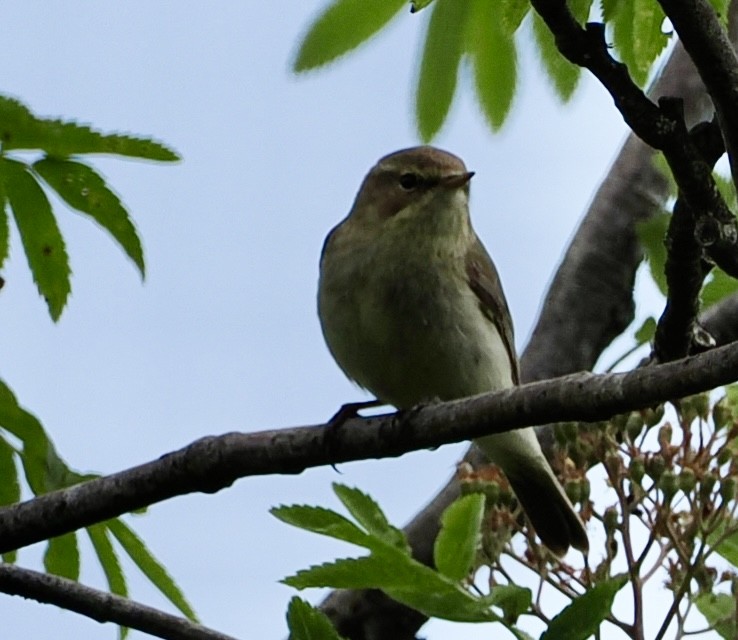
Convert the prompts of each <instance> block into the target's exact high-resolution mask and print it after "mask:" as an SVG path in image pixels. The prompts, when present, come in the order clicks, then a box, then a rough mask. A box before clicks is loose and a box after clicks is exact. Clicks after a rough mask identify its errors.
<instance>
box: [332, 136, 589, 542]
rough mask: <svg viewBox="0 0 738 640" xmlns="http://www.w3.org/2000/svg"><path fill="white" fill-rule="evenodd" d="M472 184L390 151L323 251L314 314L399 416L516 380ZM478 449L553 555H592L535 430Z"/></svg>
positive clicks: (484, 441)
mask: <svg viewBox="0 0 738 640" xmlns="http://www.w3.org/2000/svg"><path fill="white" fill-rule="evenodd" d="M473 175H474V174H473V173H472V172H470V171H467V169H466V166H465V165H464V163H463V162H462V160H461V159H460V158H458V157H456V156H454V155H452V154H450V153H447V152H445V151H441V150H439V149H436V148H433V147H415V148H412V149H405V150H402V151H397V152H395V153H391V154H390V155H387V156H385V157H384V158H382V159H381V160H380V161H379V162H378V163H377V164H376V165H375V166H374V167H373V168H372V169H371V171H369V173H368V175H367V176H366V178H364V182H363V183H362V185H361V188H360V189H359V193H358V195H357V196H356V200H355V202H354V205H353V207H352V208H351V211H350V212H349V214H348V216H347V217H346V218H345V219H344V220H343V221H342V222H341V223H340V224H339V225H338V226H336V227H335V228H334V229H333V230H332V231H331V232H330V233H329V234H328V237H327V238H326V241H325V244H324V246H323V253H322V256H321V260H320V284H319V291H318V313H319V316H320V322H321V326H322V329H323V335H324V336H325V340H326V342H327V344H328V348H329V349H330V352H331V354H332V355H333V357H334V358H335V360H336V362H337V363H338V365H339V366H340V367H341V369H342V370H343V372H344V373H345V374H346V375H347V376H348V377H349V378H350V379H351V380H353V381H355V382H356V383H358V384H359V385H360V386H362V387H363V388H365V389H368V390H369V391H371V392H372V393H373V394H375V395H376V396H377V398H378V399H379V400H381V401H382V402H384V403H387V404H392V405H394V406H395V407H397V408H398V409H409V408H412V407H414V406H417V405H418V404H421V403H423V402H429V401H433V400H435V399H440V400H451V399H455V398H462V397H465V396H471V395H474V394H478V393H483V392H486V391H495V390H499V389H504V388H506V387H510V386H512V385H515V384H518V382H519V380H518V361H517V356H516V354H515V346H514V341H513V327H512V320H511V318H510V311H509V310H508V307H507V301H506V300H505V295H504V293H503V291H502V287H501V285H500V279H499V277H498V275H497V270H496V269H495V266H494V264H493V263H492V260H491V258H490V257H489V254H488V253H487V251H486V250H485V248H484V246H483V245H482V243H481V242H480V240H479V238H478V237H477V235H476V233H475V232H474V229H473V228H472V225H471V220H470V217H469V181H470V180H471V178H472V176H473ZM476 444H477V446H478V447H480V448H481V450H482V451H483V452H484V453H485V455H486V456H487V457H488V458H489V459H490V460H491V461H492V462H494V463H495V464H497V465H498V466H499V467H501V468H502V470H503V471H504V472H505V475H506V476H507V478H508V479H509V481H510V484H511V485H512V488H513V491H514V492H515V495H516V496H517V498H518V500H519V501H520V503H521V505H522V506H523V509H524V510H525V512H526V514H527V515H528V518H529V519H530V521H531V522H532V524H533V527H534V528H535V530H536V532H537V533H538V535H539V536H540V538H541V540H542V541H543V543H544V544H545V545H546V546H547V547H548V548H549V549H551V551H553V552H554V553H556V554H559V555H563V554H564V553H566V551H567V549H568V548H569V547H570V546H572V547H574V548H576V549H580V550H583V551H584V550H586V549H587V548H588V540H587V533H586V530H585V528H584V525H583V524H582V521H581V520H580V519H579V516H578V515H577V514H576V512H575V511H574V508H573V506H572V504H571V502H569V499H568V498H567V497H566V495H565V494H564V491H563V489H562V487H561V485H560V484H559V481H558V480H557V479H556V477H555V476H554V474H553V471H552V470H551V467H550V466H549V464H548V462H547V461H546V459H545V457H544V456H543V453H542V452H541V447H540V445H539V444H538V440H537V439H536V435H535V432H534V430H533V429H532V428H527V429H520V430H515V431H510V432H508V433H501V434H496V435H491V436H486V437H484V438H480V439H478V440H476Z"/></svg>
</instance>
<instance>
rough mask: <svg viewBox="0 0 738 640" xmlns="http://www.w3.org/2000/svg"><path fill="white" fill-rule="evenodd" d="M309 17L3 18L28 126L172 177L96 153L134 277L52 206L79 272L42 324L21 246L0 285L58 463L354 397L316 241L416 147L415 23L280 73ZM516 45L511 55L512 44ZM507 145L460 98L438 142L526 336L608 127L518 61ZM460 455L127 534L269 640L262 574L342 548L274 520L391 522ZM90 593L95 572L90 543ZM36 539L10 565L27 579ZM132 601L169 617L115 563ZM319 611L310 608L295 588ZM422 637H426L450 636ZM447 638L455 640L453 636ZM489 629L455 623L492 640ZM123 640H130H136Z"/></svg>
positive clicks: (281, 7)
mask: <svg viewBox="0 0 738 640" xmlns="http://www.w3.org/2000/svg"><path fill="white" fill-rule="evenodd" d="M323 5H324V3H323V2H300V1H297V0H289V1H287V2H243V1H241V2H233V1H223V2H218V3H209V2H186V3H184V2H172V1H162V0H147V1H143V0H132V1H129V2H125V3H123V2H111V1H107V2H99V1H95V0H87V1H80V0H65V1H64V2H44V1H41V0H35V1H31V0H24V1H22V2H21V1H18V0H15V1H11V2H5V3H3V4H2V6H0V24H1V25H2V27H0V29H1V30H2V36H3V43H4V50H5V52H6V53H5V63H4V65H3V67H2V70H1V71H0V75H1V76H2V82H1V84H0V90H1V91H2V92H3V93H5V94H10V95H14V96H17V97H18V98H20V99H21V100H22V101H23V102H25V103H26V104H27V105H28V106H29V107H30V108H31V109H32V110H33V111H34V112H36V113H37V114H39V115H46V116H54V117H63V118H70V119H78V120H80V121H82V122H87V123H91V124H93V125H94V126H95V127H97V128H99V129H102V130H104V131H130V132H133V133H138V134H145V135H152V136H155V137H156V138H158V139H161V140H163V141H165V142H166V143H168V144H169V145H171V146H172V147H174V148H175V149H177V150H178V151H179V153H181V155H182V156H183V161H182V162H181V163H179V164H176V165H165V164H161V165H157V164H154V163H144V162H134V161H125V160H118V159H110V158H103V157H100V158H94V164H95V166H96V167H98V168H99V169H100V170H101V171H102V172H103V173H104V174H105V176H106V177H107V178H108V180H109V183H110V184H111V185H112V186H113V188H114V189H115V190H116V191H117V193H118V194H120V195H121V196H122V198H123V201H124V202H125V203H126V205H127V206H128V208H129V210H130V211H131V213H132V215H133V218H134V220H135V222H136V224H137V226H138V229H139V231H140V233H141V235H142V237H143V244H144V249H145V255H146V260H147V265H148V277H147V279H146V282H145V283H144V284H143V285H142V284H141V282H140V279H139V278H138V276H137V273H136V271H135V269H134V268H133V266H132V265H131V264H130V263H129V262H128V260H127V258H125V256H124V255H123V254H122V253H121V252H120V251H119V250H118V249H117V248H116V247H115V246H114V245H113V243H112V242H111V241H110V240H109V238H108V237H107V236H106V235H105V234H104V233H102V232H101V231H100V230H99V229H98V228H96V227H95V225H94V224H93V223H91V222H90V221H89V220H88V219H86V218H83V217H82V216H80V215H78V214H76V213H72V212H69V211H67V210H65V209H63V207H61V205H59V204H58V203H57V204H56V207H57V210H58V211H59V214H60V215H59V220H60V225H61V227H62V230H63V233H64V236H65V238H66V241H67V244H68V250H69V253H70V256H71V262H72V269H73V271H74V275H73V280H72V287H73V294H72V297H71V299H70V302H69V306H68V308H67V309H66V311H65V312H64V314H63V316H62V318H61V321H60V322H59V323H58V324H56V325H55V324H53V323H52V322H51V320H50V319H49V317H48V314H47V313H46V309H45V305H44V303H43V301H42V300H41V298H40V297H39V296H38V294H37V293H36V290H35V287H34V285H33V284H32V281H31V277H30V274H29V271H28V268H27V266H26V263H25V257H24V256H23V254H22V252H21V250H20V244H19V242H18V238H17V235H16V234H14V235H13V237H12V247H11V258H10V261H9V262H8V263H7V266H6V268H5V269H4V271H3V277H4V278H5V280H6V285H5V287H4V288H3V289H2V291H1V292H0V328H1V330H2V335H3V336H4V339H1V340H0V362H2V370H1V371H0V376H2V378H3V379H4V380H5V381H6V382H7V383H8V384H9V385H10V386H11V388H12V389H13V390H14V391H15V393H16V394H17V396H18V398H19V400H20V402H21V404H22V405H23V406H25V407H26V408H28V409H29V410H31V411H32V412H33V413H34V414H36V415H37V416H38V417H39V418H40V419H41V420H42V421H43V423H44V425H45V426H46V428H47V429H48V430H49V432H50V433H51V434H52V436H53V438H54V441H55V443H56V445H57V447H58V449H59V451H60V453H61V454H62V456H63V457H64V458H65V459H66V460H67V461H68V462H69V463H70V464H71V465H72V466H73V467H75V468H78V469H81V470H91V471H97V472H103V473H110V472H114V471H119V470H122V469H125V468H128V467H130V466H133V465H136V464H139V463H142V462H145V461H148V460H150V459H153V458H157V457H159V456H160V455H162V454H164V453H166V452H168V451H171V450H173V449H177V448H179V447H182V446H184V445H186V444H188V443H189V442H191V441H193V440H195V439H197V438H199V437H202V436H205V435H209V434H219V433H224V432H227V431H233V430H239V431H247V432H248V431H256V430H260V429H265V428H274V427H289V426H295V425H302V424H311V423H317V422H323V421H325V420H326V419H327V418H329V417H330V416H331V415H332V414H333V413H334V412H335V410H336V409H337V408H338V407H339V406H340V405H341V404H342V403H344V402H348V401H353V400H359V399H362V398H364V397H365V396H364V394H363V393H362V392H361V391H359V390H358V389H356V388H355V387H353V386H352V385H351V384H350V383H349V382H347V381H346V380H345V379H344V377H343V375H342V374H341V372H340V371H339V369H338V368H337V366H336V365H335V364H334V363H333V362H332V360H331V358H330V355H329V354H328V352H327V350H326V348H325V346H324V344H323V340H322V336H321V333H320V329H319V326H318V322H317V317H316V313H315V289H316V279H317V268H318V267H317V263H318V255H319V252H320V248H321V244H322V241H323V237H324V236H325V234H326V233H327V232H328V230H329V229H330V228H331V227H332V226H333V225H334V224H336V223H337V222H338V221H339V220H340V219H341V218H342V217H343V216H344V215H345V214H346V212H347V211H348V208H349V207H350V205H351V202H352V200H353V197H354V195H355V192H356V190H357V188H358V186H359V183H360V181H361V179H362V177H363V176H364V174H365V173H366V171H367V170H368V169H369V167H370V166H371V165H372V164H374V162H375V161H376V160H377V159H378V158H379V157H380V156H382V155H384V154H386V153H388V152H390V151H394V150H396V149H399V148H402V147H405V146H410V145H414V144H417V143H418V139H417V137H416V133H415V129H414V125H413V115H412V93H411V88H410V87H411V82H412V81H413V79H414V77H415V73H416V70H415V65H414V58H415V57H416V55H417V53H418V46H419V43H420V41H421V38H420V37H421V34H422V31H423V28H424V25H425V23H426V20H427V12H426V13H423V12H421V13H420V14H417V15H414V16H413V15H411V14H410V13H409V12H408V13H403V15H402V16H401V18H399V19H398V20H397V21H396V22H395V23H394V26H393V27H392V28H391V29H390V30H389V31H388V32H386V33H384V34H383V35H382V36H381V37H379V38H377V39H376V40H375V41H374V42H373V43H371V44H370V45H369V46H367V47H364V48H363V49H362V50H361V51H360V52H359V53H358V54H356V55H355V56H352V57H350V58H348V59H345V60H342V61H339V62H338V63H336V64H334V65H333V66H331V67H330V68H329V69H327V70H324V71H321V72H318V73H313V74H310V75H308V76H305V77H300V78H295V77H294V76H293V75H292V74H291V73H290V71H289V62H290V60H291V58H292V56H293V53H294V51H295V47H296V43H297V41H298V38H299V37H300V35H301V34H302V33H303V32H304V30H305V28H306V27H307V25H308V23H309V21H310V18H311V17H312V16H313V15H314V14H315V12H316V11H317V10H318V9H319V8H320V7H322V6H323ZM527 42H528V36H527V30H526V33H524V34H523V37H522V38H521V44H522V45H523V46H524V48H525V49H529V47H528V46H527ZM521 75H522V83H521V86H520V90H519V94H518V97H517V100H516V103H515V106H514V113H513V117H512V118H511V120H510V121H509V122H508V123H507V125H506V126H505V127H504V129H503V131H502V133H500V134H498V135H492V134H491V133H489V131H488V130H487V128H486V127H485V126H484V123H483V120H482V118H481V116H480V113H479V110H478V109H477V107H476V104H475V102H474V98H473V97H472V95H471V92H470V91H469V87H470V82H469V78H467V77H466V76H464V77H462V81H461V84H462V86H463V89H464V90H463V92H462V96H461V99H460V100H457V102H456V103H455V105H454V108H453V111H452V116H451V119H450V121H449V122H448V123H447V125H446V126H445V127H444V129H443V131H442V135H441V136H440V137H439V139H438V140H437V141H435V142H434V144H437V145H438V146H440V147H443V148H445V149H448V150H450V151H452V152H454V153H456V154H458V155H459V156H461V157H462V158H463V159H464V160H465V161H466V164H467V166H468V167H469V169H470V170H473V171H475V172H476V176H475V177H474V180H473V183H472V215H473V219H474V222H475V226H476V228H477V231H478V233H479V235H480V236H481V237H482V239H483V241H484V242H485V244H486V246H487V248H488V249H489V250H490V252H491V253H492V255H493V256H494V258H495V260H496V263H497V266H498V269H499V271H500V274H501V277H502V280H503V284H504V286H505V289H506V292H507V296H508V299H509V303H510V307H511V311H512V314H513V318H514V321H515V325H516V331H517V341H518V346H519V347H522V346H523V345H524V344H525V341H526V338H527V335H528V334H529V332H530V330H531V327H532V325H533V323H534V320H535V316H536V312H537V309H538V307H539V304H540V301H541V297H542V294H543V292H544V291H545V288H546V285H547V282H548V281H549V279H550V277H551V273H552V270H553V268H554V267H555V265H556V264H557V262H558V261H559V259H560V257H561V254H562V250H563V249H564V247H565V246H566V243H567V240H568V239H569V238H570V236H571V234H572V232H573V230H574V228H575V224H576V221H577V220H578V219H579V217H580V216H581V215H582V213H583V212H584V210H585V208H586V205H587V203H588V201H589V199H590V198H591V196H592V194H593V191H594V189H595V187H596V185H597V184H598V181H599V179H600V178H601V177H602V176H603V175H604V174H605V172H606V170H607V167H608V165H609V163H610V162H611V160H612V158H613V157H614V155H615V153H616V150H617V148H618V145H619V142H620V141H621V140H622V139H623V137H624V134H625V128H624V126H623V124H622V122H621V119H620V117H619V115H618V114H617V112H616V111H615V108H614V107H613V106H612V103H611V100H610V99H609V97H608V96H607V95H606V93H605V92H604V90H602V89H601V88H600V87H599V86H598V85H596V84H595V83H593V82H585V83H584V84H583V86H582V88H581V89H580V90H579V92H578V93H577V95H576V97H575V99H574V101H573V103H572V104H571V105H569V106H567V107H562V106H561V105H560V104H559V103H558V101H557V100H556V98H555V97H554V96H553V93H552V92H551V91H550V90H549V89H548V84H547V81H546V79H545V78H544V77H543V76H542V75H541V74H540V73H539V71H538V66H537V63H536V61H535V59H534V58H533V57H532V56H531V55H530V54H526V55H524V56H523V60H522V61H521ZM464 448H465V445H456V446H448V447H443V448H441V449H439V450H438V451H433V452H421V453H415V454H412V455H407V456H404V457H402V458H400V459H394V460H381V461H366V462H360V463H353V464H345V465H341V467H340V471H341V475H338V474H337V473H336V472H335V471H333V470H332V469H330V468H328V469H317V470H312V471H309V472H306V473H304V474H302V475H298V476H291V477H262V478H247V479H245V480H242V481H240V482H238V483H237V484H236V485H235V486H234V487H232V488H230V489H227V490H225V491H221V492H220V493H218V494H216V495H214V496H210V495H190V496H185V497H181V498H176V499H174V500H171V501H169V502H167V503H165V504H160V505H155V506H153V507H152V508H151V509H150V510H149V513H148V514H147V515H145V516H142V517H135V518H129V519H128V520H129V522H132V524H133V526H134V527H135V529H136V530H137V531H138V532H139V533H140V534H141V535H142V536H143V537H144V539H145V540H146V542H147V543H148V545H149V546H150V548H151V549H152V550H153V551H154V552H155V553H156V554H157V555H158V557H159V558H160V559H161V560H162V561H163V562H164V563H165V564H166V566H167V567H168V568H169V570H170V571H171V573H172V575H173V576H174V578H175V579H176V580H177V581H178V582H179V584H180V585H181V587H182V588H183V589H184V591H185V593H186V594H187V596H188V597H189V599H190V601H191V602H192V604H193V606H194V607H195V609H196V611H197V612H198V614H199V615H200V617H201V619H202V621H203V623H204V624H206V625H209V626H212V627H214V628H216V629H218V630H220V631H222V632H225V633H229V634H232V635H234V636H239V637H254V638H282V637H283V636H284V635H285V630H286V626H285V623H284V612H285V608H286V603H287V601H288V600H289V598H290V597H291V596H292V595H293V594H294V591H293V590H292V589H290V588H288V587H285V586H282V585H280V584H278V580H279V579H280V578H282V577H284V576H286V575H288V574H290V573H293V572H294V571H296V570H298V569H300V568H303V567H305V566H308V565H310V564H314V563H317V562H322V561H326V560H329V559H331V558H334V557H336V556H338V555H346V554H347V553H352V552H353V550H351V549H347V548H345V547H338V546H337V544H336V543H335V542H334V541H332V540H328V539H325V540H324V539H321V538H318V537H317V536H314V535H311V534H308V533H306V532H302V531H299V530H296V529H291V528H290V527H288V526H287V525H284V524H282V523H280V522H278V521H277V520H275V519H274V518H273V517H271V516H270V515H269V514H268V510H269V508H270V507H271V506H273V505H277V504H281V503H287V504H289V503H308V504H322V505H333V506H335V505H336V500H335V499H334V498H333V496H332V492H331V488H330V484H331V482H333V481H339V482H343V483H346V484H349V485H352V486H358V487H360V488H361V489H363V490H364V491H367V492H369V493H371V494H372V495H373V496H374V497H375V498H376V499H377V500H378V501H379V502H380V504H381V505H383V507H384V508H385V509H386V510H387V513H388V515H389V517H390V519H391V520H392V521H393V522H395V523H397V524H403V523H404V522H405V521H406V520H407V519H409V518H410V517H411V516H412V515H413V514H414V513H415V512H416V510H417V509H418V508H419V507H420V506H421V505H422V504H423V503H424V502H425V501H426V500H427V499H428V498H430V497H431V495H432V494H433V493H434V492H435V490H436V489H437V488H438V487H439V486H441V485H442V484H443V483H444V482H445V480H446V478H447V477H448V475H449V474H450V473H451V472H452V470H453V467H454V462H455V461H456V460H457V458H458V457H459V455H460V454H461V452H462V451H463V450H464ZM81 539H82V540H83V541H84V542H83V545H82V548H83V575H82V579H83V581H84V582H85V583H87V584H90V585H92V586H96V587H99V588H104V581H103V578H102V575H101V572H100V570H99V569H98V568H97V566H96V561H95V559H94V557H93V555H92V553H91V549H90V546H89V544H88V543H87V541H86V538H85V536H84V535H82V536H81ZM39 558H40V547H37V548H32V549H26V550H23V551H21V554H20V564H22V565H24V566H30V567H33V568H38V567H39V566H40V565H39ZM127 574H128V577H129V580H130V586H131V595H132V596H133V597H134V598H135V599H137V600H139V601H142V602H145V603H148V604H151V605H153V606H163V607H165V608H167V609H168V610H171V607H169V606H168V605H166V604H165V603H164V601H163V599H162V598H160V597H159V596H158V595H157V594H156V593H155V592H154V591H153V590H152V589H151V588H150V587H148V586H147V583H146V581H145V580H143V579H142V578H140V577H139V574H138V573H137V570H136V569H134V568H132V567H130V566H128V568H127ZM303 596H304V597H307V598H309V599H311V600H313V601H316V600H318V599H319V597H320V594H317V593H307V594H303ZM0 618H2V620H3V621H4V622H3V638H4V639H6V640H15V639H16V638H18V639H20V638H41V637H49V635H51V634H53V636H54V637H55V638H57V639H59V640H71V639H75V640H91V639H93V638H94V639H96V640H97V639H98V638H110V639H111V640H112V639H113V638H115V637H116V629H115V628H114V627H113V626H112V625H106V626H101V625H99V624H98V623H96V622H93V621H91V620H88V619H86V618H83V617H80V616H78V615H76V614H73V613H69V612H63V611H60V610H58V609H56V608H54V607H50V606H44V605H39V604H35V603H26V602H24V601H22V600H21V599H19V598H13V597H10V596H4V595H2V594H0ZM451 628H452V626H451V625H447V624H443V623H433V624H431V625H429V626H427V627H426V628H425V629H424V630H423V632H422V634H423V635H424V636H425V637H427V638H429V640H439V639H440V638H448V637H453V636H452V635H451ZM453 629H455V630H456V632H457V633H459V634H461V629H462V628H461V627H459V626H457V625H454V626H453ZM490 633H496V630H495V632H493V631H492V630H491V629H490V628H485V627H482V626H480V627H474V628H468V629H466V628H465V629H464V630H463V637H464V638H467V639H472V640H473V639H474V638H482V637H485V638H488V637H490V635H489V634H490ZM143 637H144V636H143V635H142V634H137V633H135V632H134V633H131V635H130V638H131V639H132V640H134V639H135V640H140V639H141V638H143Z"/></svg>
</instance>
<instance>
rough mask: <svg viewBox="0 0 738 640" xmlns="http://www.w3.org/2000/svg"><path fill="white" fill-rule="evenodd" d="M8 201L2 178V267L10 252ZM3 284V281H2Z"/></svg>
mask: <svg viewBox="0 0 738 640" xmlns="http://www.w3.org/2000/svg"><path fill="white" fill-rule="evenodd" d="M6 201H7V198H6V197H5V186H4V185H3V181H2V180H0V269H1V268H2V267H3V265H4V264H5V260H6V259H7V258H8V255H9V254H10V225H9V224H8V211H7V209H6V208H5V204H6ZM1 286H2V281H0V287H1Z"/></svg>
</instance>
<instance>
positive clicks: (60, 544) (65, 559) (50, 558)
mask: <svg viewBox="0 0 738 640" xmlns="http://www.w3.org/2000/svg"><path fill="white" fill-rule="evenodd" d="M44 568H45V569H46V571H47V572H48V573H52V574H54V575H55V576H61V577H62V578H69V579H70V580H75V581H76V580H79V548H78V547H77V534H76V533H75V532H72V533H65V534H64V535H63V536H58V537H56V538H51V539H49V541H48V544H47V545H46V553H45V554H44Z"/></svg>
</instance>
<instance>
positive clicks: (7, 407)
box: [0, 381, 80, 495]
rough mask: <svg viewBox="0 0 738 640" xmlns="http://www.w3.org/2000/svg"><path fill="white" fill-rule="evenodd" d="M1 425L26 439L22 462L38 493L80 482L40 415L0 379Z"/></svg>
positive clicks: (32, 485) (22, 440)
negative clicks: (55, 446)
mask: <svg viewBox="0 0 738 640" xmlns="http://www.w3.org/2000/svg"><path fill="white" fill-rule="evenodd" d="M0 426H1V427H3V428H4V429H6V430H7V431H9V432H10V433H12V434H13V435H14V436H15V437H16V438H18V439H19V440H20V441H21V442H22V443H23V450H22V451H21V453H20V458H21V462H22V463H23V469H24V472H25V476H26V480H27V481H28V485H29V486H30V487H31V491H33V493H34V494H35V495H39V494H42V493H46V492H48V491H53V490H54V489H61V488H63V487H68V486H69V485H71V484H74V483H75V482H79V480H80V476H78V475H77V474H75V473H74V472H72V471H71V470H70V469H69V467H68V466H67V465H66V464H65V463H64V461H63V460H62V459H61V458H60V457H59V455H58V454H57V452H56V449H55V448H54V445H53V444H52V442H51V441H50V440H49V438H48V436H47V435H46V432H45V431H44V428H43V427H42V426H41V423H40V422H39V420H38V418H36V416H34V415H32V414H31V413H29V412H28V411H26V410H25V409H23V408H21V407H20V405H19V404H18V401H17V400H16V398H15V396H14V395H13V392H12V391H11V390H10V388H9V387H8V386H7V385H6V384H5V383H4V382H2V381H0Z"/></svg>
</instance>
